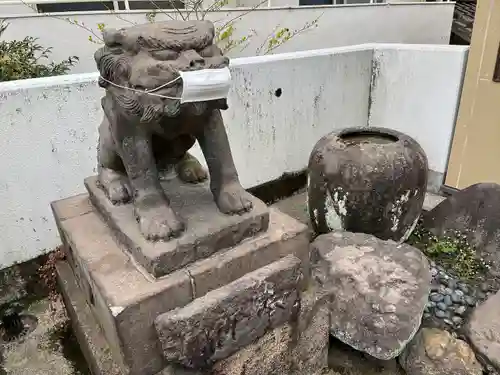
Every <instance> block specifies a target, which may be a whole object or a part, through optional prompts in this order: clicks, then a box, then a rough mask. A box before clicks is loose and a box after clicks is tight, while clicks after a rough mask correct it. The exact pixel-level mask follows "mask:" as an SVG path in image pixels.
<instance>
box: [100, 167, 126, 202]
mask: <svg viewBox="0 0 500 375" xmlns="http://www.w3.org/2000/svg"><path fill="white" fill-rule="evenodd" d="M99 183H100V185H101V186H102V189H103V190H104V193H105V194H106V196H107V197H108V199H109V200H110V201H111V203H113V204H121V203H127V202H129V201H130V200H131V199H132V189H131V187H130V184H129V183H128V179H127V177H125V176H123V175H121V174H119V173H117V172H114V171H111V170H106V171H104V172H103V173H101V175H100V176H99Z"/></svg>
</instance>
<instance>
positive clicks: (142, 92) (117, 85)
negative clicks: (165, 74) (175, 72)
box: [99, 76, 182, 100]
mask: <svg viewBox="0 0 500 375" xmlns="http://www.w3.org/2000/svg"><path fill="white" fill-rule="evenodd" d="M99 78H101V79H102V80H103V81H104V82H106V83H109V84H110V85H112V86H115V87H118V88H121V89H125V90H130V91H133V92H137V93H141V94H147V95H152V96H157V97H160V98H165V99H172V100H180V99H181V98H178V97H174V96H166V95H160V94H155V93H154V92H155V91H158V90H160V89H162V88H163V87H165V86H168V85H170V84H171V83H174V82H176V81H178V80H179V79H181V78H182V77H181V76H178V77H176V78H174V79H173V80H171V81H169V82H167V83H164V84H163V85H161V86H158V87H156V88H154V89H151V90H137V89H133V88H132V87H127V86H122V85H119V84H117V83H114V82H112V81H109V80H107V79H106V78H104V77H103V76H99Z"/></svg>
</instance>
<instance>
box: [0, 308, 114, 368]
mask: <svg viewBox="0 0 500 375" xmlns="http://www.w3.org/2000/svg"><path fill="white" fill-rule="evenodd" d="M23 314H28V315H29V316H31V317H34V318H36V319H37V322H38V324H37V325H36V328H35V329H34V330H33V331H31V332H30V333H29V334H27V335H25V336H24V337H23V338H22V339H18V340H14V341H12V342H5V341H3V340H1V339H0V374H2V375H75V374H88V370H89V369H88V368H87V366H86V365H85V360H84V358H83V356H82V353H81V352H79V349H78V348H75V347H70V345H71V344H73V345H74V343H71V342H70V341H71V336H69V334H70V332H71V331H70V327H69V322H68V317H67V315H66V313H65V311H64V304H63V303H62V301H60V300H55V301H49V300H47V299H41V300H38V301H31V304H30V305H27V306H26V309H25V310H23ZM120 375H121V374H120Z"/></svg>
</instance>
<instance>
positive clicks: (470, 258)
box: [407, 221, 488, 281]
mask: <svg viewBox="0 0 500 375" xmlns="http://www.w3.org/2000/svg"><path fill="white" fill-rule="evenodd" d="M407 243H408V244H410V245H412V246H415V247H417V248H418V249H420V250H421V251H422V252H423V253H424V254H425V255H426V256H427V257H428V258H430V259H431V260H434V261H435V262H436V263H437V264H439V265H441V266H442V267H444V268H445V269H446V270H447V271H449V272H451V273H453V274H455V276H457V277H459V278H460V279H463V280H468V281H477V280H478V279H480V278H481V276H483V275H484V274H485V272H486V271H487V269H488V264H487V262H485V261H484V260H483V259H482V258H481V257H480V256H478V254H477V252H476V250H475V248H474V246H472V245H471V244H470V243H469V241H468V240H467V236H466V235H465V234H463V233H460V232H453V233H447V234H446V235H444V236H440V237H438V236H436V235H434V234H433V233H432V232H431V231H429V230H428V229H426V228H425V227H424V226H423V224H422V222H421V221H420V222H419V223H418V225H417V227H416V228H415V230H414V231H413V233H412V234H411V236H410V238H409V239H408V241H407Z"/></svg>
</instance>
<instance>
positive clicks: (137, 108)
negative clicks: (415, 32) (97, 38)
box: [94, 20, 252, 241]
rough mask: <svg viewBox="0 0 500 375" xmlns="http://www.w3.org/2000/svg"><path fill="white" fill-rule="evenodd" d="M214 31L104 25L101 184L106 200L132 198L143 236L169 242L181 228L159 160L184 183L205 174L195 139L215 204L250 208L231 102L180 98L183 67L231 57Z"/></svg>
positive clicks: (231, 210) (176, 25) (166, 24)
mask: <svg viewBox="0 0 500 375" xmlns="http://www.w3.org/2000/svg"><path fill="white" fill-rule="evenodd" d="M214 37H215V27H214V25H213V24H212V23H211V22H210V21H176V20H172V21H162V22H154V23H146V24H143V25H134V26H132V27H127V28H122V29H119V30H114V29H106V30H104V32H103V41H104V46H102V47H101V48H99V49H98V50H97V51H96V52H95V54H94V58H95V61H96V64H97V68H98V70H99V73H100V77H99V81H98V82H99V86H100V87H102V88H104V89H105V90H106V94H105V96H104V97H103V98H102V100H101V105H102V108H103V112H104V116H103V120H102V123H101V125H100V127H99V146H98V154H97V159H98V180H99V184H100V186H101V188H102V189H103V192H104V193H105V194H106V196H107V197H108V198H109V200H110V202H113V203H114V204H120V203H126V202H129V201H133V206H134V213H135V216H136V217H137V223H136V225H138V227H139V230H140V232H141V234H142V235H143V236H144V237H145V238H146V239H147V240H152V241H156V240H170V239H172V238H175V237H179V236H180V235H181V234H182V232H183V231H184V229H185V227H186V222H185V218H184V220H183V218H181V217H180V216H179V213H178V212H175V210H173V209H172V207H171V206H170V202H169V197H168V193H167V194H165V192H164V191H163V189H162V188H161V186H160V184H159V174H158V169H160V166H161V165H162V164H164V165H167V166H170V167H172V166H175V169H177V174H178V176H179V177H180V178H183V179H184V180H185V181H186V182H192V183H196V182H199V181H201V180H204V179H206V178H207V174H206V172H205V171H204V170H203V169H202V168H201V165H200V164H199V162H198V161H197V160H196V159H195V158H194V157H193V156H191V155H189V154H188V152H187V151H188V150H189V149H190V148H191V147H192V146H193V145H194V143H195V142H196V141H198V143H199V145H200V146H201V150H202V152H203V154H204V156H205V160H206V162H207V165H208V169H209V173H210V188H211V191H212V193H213V200H214V201H215V203H216V205H217V207H218V208H219V210H220V211H221V212H222V213H225V214H229V215H232V214H240V213H243V212H246V211H250V210H251V209H252V198H251V197H250V195H249V194H248V193H247V192H246V191H245V189H243V187H242V186H241V184H240V182H239V178H238V173H237V171H236V168H235V166H234V162H233V157H232V155H231V149H230V146H229V141H228V138H227V134H226V130H225V128H224V122H223V119H222V115H221V110H222V109H227V108H228V107H227V103H226V99H217V100H210V101H202V102H194V103H193V102H185V103H181V101H180V100H179V99H180V97H181V94H182V92H183V90H184V89H185V88H186V87H187V82H186V81H185V80H184V78H182V74H181V72H188V71H197V70H201V69H206V70H208V71H210V69H220V68H227V67H228V65H229V59H228V58H227V57H224V56H222V52H221V50H220V48H218V47H217V46H216V45H215V44H214ZM179 78H182V79H179ZM127 88H130V89H127Z"/></svg>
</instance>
